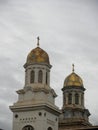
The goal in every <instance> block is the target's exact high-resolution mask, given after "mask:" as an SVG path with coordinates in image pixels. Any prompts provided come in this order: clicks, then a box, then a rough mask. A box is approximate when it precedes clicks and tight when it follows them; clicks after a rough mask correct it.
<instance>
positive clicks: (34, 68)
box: [10, 37, 98, 130]
mask: <svg viewBox="0 0 98 130" xmlns="http://www.w3.org/2000/svg"><path fill="white" fill-rule="evenodd" d="M51 67H52V65H51V64H50V60H49V56H48V54H47V52H45V51H44V50H43V49H41V48H40V47H39V37H38V38H37V47H36V48H34V49H33V50H31V52H30V53H29V54H28V56H27V59H26V63H25V64H24V69H25V85H24V87H23V89H20V90H18V91H17V94H18V101H17V102H15V103H14V104H13V105H12V106H10V109H11V111H12V112H13V128H12V130H91V129H98V127H97V126H92V125H91V123H90V122H89V116H90V112H89V110H88V109H86V108H85V106H84V102H85V101H84V94H85V88H84V85H83V81H82V79H81V77H80V76H78V75H77V74H76V73H75V72H74V65H73V69H72V73H71V74H70V75H69V76H67V77H66V78H65V80H64V85H63V88H62V87H61V88H62V94H63V105H62V108H61V109H60V108H58V107H57V106H56V105H55V98H56V97H57V94H56V93H55V90H54V89H53V88H52V87H51V85H50V71H51Z"/></svg>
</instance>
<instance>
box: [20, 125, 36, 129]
mask: <svg viewBox="0 0 98 130" xmlns="http://www.w3.org/2000/svg"><path fill="white" fill-rule="evenodd" d="M22 130H34V128H33V127H32V126H31V125H27V126H25V127H23V129H22Z"/></svg>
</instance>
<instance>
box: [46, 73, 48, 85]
mask: <svg viewBox="0 0 98 130" xmlns="http://www.w3.org/2000/svg"><path fill="white" fill-rule="evenodd" d="M46 84H48V73H47V72H46Z"/></svg>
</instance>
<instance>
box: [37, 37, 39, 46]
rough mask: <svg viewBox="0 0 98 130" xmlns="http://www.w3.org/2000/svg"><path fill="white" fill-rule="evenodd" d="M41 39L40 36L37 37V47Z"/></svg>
mask: <svg viewBox="0 0 98 130" xmlns="http://www.w3.org/2000/svg"><path fill="white" fill-rule="evenodd" d="M39 40H40V38H39V36H38V37H37V47H39Z"/></svg>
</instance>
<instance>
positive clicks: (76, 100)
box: [75, 93, 79, 104]
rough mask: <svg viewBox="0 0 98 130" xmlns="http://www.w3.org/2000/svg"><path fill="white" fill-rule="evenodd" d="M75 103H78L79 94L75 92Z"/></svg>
mask: <svg viewBox="0 0 98 130" xmlns="http://www.w3.org/2000/svg"><path fill="white" fill-rule="evenodd" d="M75 104H79V94H77V93H76V94H75Z"/></svg>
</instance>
